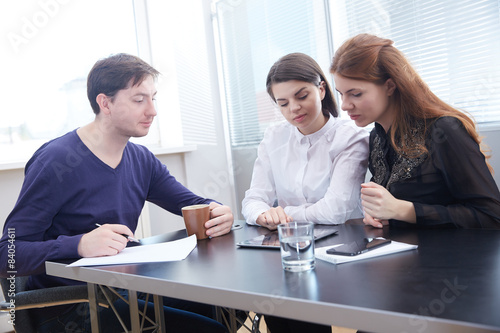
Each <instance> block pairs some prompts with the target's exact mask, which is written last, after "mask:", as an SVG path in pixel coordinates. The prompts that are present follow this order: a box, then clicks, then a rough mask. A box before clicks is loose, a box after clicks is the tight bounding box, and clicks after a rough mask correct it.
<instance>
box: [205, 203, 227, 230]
mask: <svg viewBox="0 0 500 333" xmlns="http://www.w3.org/2000/svg"><path fill="white" fill-rule="evenodd" d="M210 216H211V219H210V220H208V221H207V222H206V223H205V228H206V229H207V236H209V237H217V236H222V235H225V234H227V233H228V232H229V231H231V227H232V226H233V222H234V217H233V213H232V212H231V208H230V207H229V206H223V205H221V204H218V203H217V202H213V201H212V202H211V203H210Z"/></svg>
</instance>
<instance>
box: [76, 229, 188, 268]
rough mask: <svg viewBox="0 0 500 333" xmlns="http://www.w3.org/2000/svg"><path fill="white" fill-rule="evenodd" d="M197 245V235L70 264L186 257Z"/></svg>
mask: <svg viewBox="0 0 500 333" xmlns="http://www.w3.org/2000/svg"><path fill="white" fill-rule="evenodd" d="M195 247H196V235H191V236H189V237H186V238H182V239H179V240H175V241H172V242H165V243H158V244H151V245H141V246H134V247H127V248H125V249H123V251H121V252H120V253H118V254H117V255H114V256H106V257H96V258H82V259H80V260H78V261H75V262H74V263H72V264H70V265H68V266H70V267H71V266H97V265H117V264H136V263H143V262H161V261H177V260H183V259H185V258H186V257H187V256H188V254H190V253H191V251H193V249H194V248H195Z"/></svg>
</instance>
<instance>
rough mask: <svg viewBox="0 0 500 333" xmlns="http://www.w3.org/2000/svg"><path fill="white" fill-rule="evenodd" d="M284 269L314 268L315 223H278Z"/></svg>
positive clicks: (303, 269) (301, 269) (295, 270)
mask: <svg viewBox="0 0 500 333" xmlns="http://www.w3.org/2000/svg"><path fill="white" fill-rule="evenodd" d="M278 233H279V237H280V247H281V264H282V265H283V269H284V270H287V271H292V272H302V271H307V270H310V269H313V268H314V265H315V264H316V260H315V258H314V223H311V222H290V223H286V224H280V225H278Z"/></svg>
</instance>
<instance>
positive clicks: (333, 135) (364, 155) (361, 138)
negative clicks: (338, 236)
mask: <svg viewBox="0 0 500 333" xmlns="http://www.w3.org/2000/svg"><path fill="white" fill-rule="evenodd" d="M367 164H368V132H367V131H366V130H364V129H362V128H358V127H357V126H356V125H355V124H354V123H353V122H352V121H351V120H344V119H339V118H334V117H331V116H330V118H329V119H328V122H327V123H326V124H325V125H324V126H323V127H322V128H321V129H320V130H319V131H317V132H315V133H313V134H310V135H303V134H301V133H300V132H299V130H298V129H297V128H296V127H295V126H292V125H291V124H289V123H288V122H284V123H280V124H278V125H276V126H273V127H270V128H268V129H267V131H266V133H265V135H264V139H263V140H262V142H261V143H260V145H259V149H258V156H257V160H256V161H255V165H254V169H253V175H252V182H251V184H250V189H249V190H247V191H246V193H245V199H243V202H242V206H243V209H242V214H243V216H244V217H245V219H246V221H247V223H248V224H256V223H255V221H256V219H257V217H258V216H259V215H260V214H262V213H263V212H265V211H267V210H269V209H270V208H271V207H273V205H274V203H275V202H276V200H277V201H278V205H279V206H281V207H283V208H284V210H285V213H286V214H287V215H289V216H291V217H292V218H293V220H294V221H297V222H299V221H309V222H314V223H321V224H340V223H344V222H345V221H346V220H348V219H352V218H360V217H363V211H362V208H361V200H360V191H361V183H362V182H363V181H364V180H365V175H366V169H367Z"/></svg>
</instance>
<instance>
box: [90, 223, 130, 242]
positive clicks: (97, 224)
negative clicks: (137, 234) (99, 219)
mask: <svg viewBox="0 0 500 333" xmlns="http://www.w3.org/2000/svg"><path fill="white" fill-rule="evenodd" d="M95 225H96V226H98V227H101V225H100V224H99V223H96V224H95ZM121 235H122V236H123V237H125V238H127V239H128V240H129V241H131V242H135V243H140V241H139V240H138V239H137V238H134V237H131V236H127V235H125V234H121Z"/></svg>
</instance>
